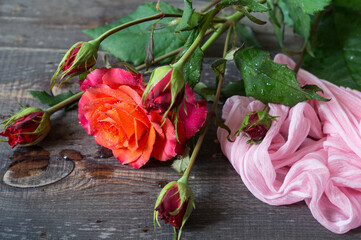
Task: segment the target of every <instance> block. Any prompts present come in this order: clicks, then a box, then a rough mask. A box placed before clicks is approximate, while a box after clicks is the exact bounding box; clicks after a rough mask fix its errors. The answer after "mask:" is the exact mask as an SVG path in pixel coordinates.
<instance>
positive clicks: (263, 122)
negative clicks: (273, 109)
mask: <svg viewBox="0 0 361 240" xmlns="http://www.w3.org/2000/svg"><path fill="white" fill-rule="evenodd" d="M276 118H277V117H274V116H271V115H269V114H268V112H267V110H264V111H254V112H250V113H248V114H247V115H246V116H245V117H244V118H243V121H242V125H241V128H240V129H239V130H238V131H237V132H236V134H235V135H239V134H240V133H241V132H243V133H244V134H245V135H246V136H248V137H249V138H250V140H248V142H247V143H255V144H258V143H260V142H261V141H262V140H263V138H264V137H265V136H266V134H267V132H268V129H270V127H271V125H272V120H276Z"/></svg>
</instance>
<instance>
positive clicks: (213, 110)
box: [182, 28, 232, 180]
mask: <svg viewBox="0 0 361 240" xmlns="http://www.w3.org/2000/svg"><path fill="white" fill-rule="evenodd" d="M231 33H232V28H229V30H228V34H227V37H226V41H225V44H224V50H223V57H224V56H225V55H226V53H227V51H228V46H229V42H230V39H231ZM223 79H224V74H220V75H219V81H218V85H217V91H216V96H215V98H214V102H213V105H212V108H211V111H210V112H209V113H208V114H207V118H206V121H205V122H204V124H203V127H202V129H201V132H200V134H199V137H198V140H197V143H196V146H195V147H194V150H193V152H192V155H191V157H190V159H189V163H188V166H187V169H186V170H185V172H184V174H183V177H185V179H186V180H188V178H189V174H190V173H191V170H192V168H193V165H194V162H195V160H196V158H197V155H198V153H199V150H200V148H201V146H202V143H203V140H204V137H205V135H206V132H207V129H208V126H209V123H210V122H211V120H212V118H213V117H214V116H215V115H216V110H217V106H218V100H219V97H220V95H221V89H222V84H223ZM183 177H182V178H183Z"/></svg>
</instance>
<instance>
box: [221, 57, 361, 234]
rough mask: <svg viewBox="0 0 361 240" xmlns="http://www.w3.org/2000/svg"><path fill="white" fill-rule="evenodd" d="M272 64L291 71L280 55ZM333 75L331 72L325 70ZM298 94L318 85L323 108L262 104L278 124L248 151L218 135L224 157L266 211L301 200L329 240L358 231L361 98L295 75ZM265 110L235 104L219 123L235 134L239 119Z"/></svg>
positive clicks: (247, 102)
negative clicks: (330, 234)
mask: <svg viewBox="0 0 361 240" xmlns="http://www.w3.org/2000/svg"><path fill="white" fill-rule="evenodd" d="M275 62H277V63H280V64H287V66H288V67H289V68H291V69H293V68H294V67H295V63H294V62H293V61H292V60H291V59H290V58H288V57H287V56H285V55H281V54H279V55H277V56H276V57H275ZM330 71H332V70H330ZM297 80H298V82H299V84H300V85H301V86H303V85H305V84H313V85H317V86H318V87H320V88H321V89H323V91H324V93H323V94H322V95H323V96H324V97H326V98H329V99H331V100H330V101H329V102H322V101H317V100H309V101H306V102H301V103H298V104H297V105H295V106H294V107H292V108H290V107H287V106H283V105H279V104H269V107H270V111H269V113H270V114H271V115H272V116H278V118H277V121H274V122H273V123H272V126H271V128H270V129H269V131H268V133H267V135H266V137H265V138H264V140H263V141H262V142H261V143H260V144H259V145H250V144H247V143H246V142H247V140H248V138H247V137H246V136H244V135H242V134H241V135H240V136H239V137H237V138H235V141H234V142H229V141H228V140H227V132H226V131H225V130H223V129H220V128H219V129H218V132H217V135H218V139H219V141H220V143H221V148H222V151H223V153H224V154H225V155H226V157H227V158H228V159H229V161H230V162H231V164H232V165H233V167H234V168H235V170H236V171H237V172H238V174H239V175H240V176H241V178H242V181H243V182H244V184H245V185H246V186H247V188H248V189H249V190H250V191H251V192H252V193H253V195H255V196H256V197H257V198H258V199H260V200H261V201H263V202H266V203H268V204H272V205H285V204H292V203H295V202H298V201H302V200H304V201H305V202H306V204H307V205H308V207H309V208H310V210H311V212H312V215H313V216H314V217H315V219H316V220H317V221H318V222H320V223H321V224H322V225H323V226H324V227H326V228H327V229H329V230H330V231H332V232H334V233H345V232H347V231H349V230H350V229H353V228H356V227H358V226H360V225H361V192H360V191H361V121H360V120H361V93H360V92H358V91H355V90H351V89H349V88H343V87H338V86H335V85H334V84H332V83H330V82H327V81H324V80H320V79H318V78H317V77H315V76H314V75H312V74H311V73H309V72H307V71H305V70H303V69H300V70H299V72H298V74H297ZM264 106H265V105H264V104H263V103H261V102H260V101H257V100H254V99H253V98H248V97H240V96H234V97H231V98H229V99H228V100H227V102H226V103H225V105H224V107H223V114H222V117H223V119H224V120H225V123H226V124H227V125H228V126H229V127H230V128H231V130H232V133H235V132H236V131H237V130H238V129H239V128H240V126H241V122H242V119H243V117H244V116H245V115H246V114H247V113H249V112H251V111H255V110H262V109H264Z"/></svg>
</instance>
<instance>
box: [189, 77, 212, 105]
mask: <svg viewBox="0 0 361 240" xmlns="http://www.w3.org/2000/svg"><path fill="white" fill-rule="evenodd" d="M193 90H194V91H195V92H196V93H198V94H199V95H200V96H202V97H203V98H204V99H205V100H207V101H208V102H213V101H214V98H215V95H216V90H215V89H214V88H209V87H207V85H206V84H204V83H202V82H199V83H197V84H196V85H195V86H194V88H193Z"/></svg>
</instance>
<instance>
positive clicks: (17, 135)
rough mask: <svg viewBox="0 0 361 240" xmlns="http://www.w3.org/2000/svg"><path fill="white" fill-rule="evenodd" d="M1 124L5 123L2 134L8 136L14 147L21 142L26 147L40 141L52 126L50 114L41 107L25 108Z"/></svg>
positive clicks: (10, 143)
mask: <svg viewBox="0 0 361 240" xmlns="http://www.w3.org/2000/svg"><path fill="white" fill-rule="evenodd" d="M0 124H5V125H4V131H3V132H1V133H0V135H1V136H4V137H7V138H8V141H7V142H8V143H9V145H10V146H11V147H12V148H14V147H15V146H17V145H19V144H20V145H22V146H24V147H25V146H31V145H35V144H37V143H39V142H40V141H41V140H43V139H44V138H45V137H46V135H47V134H48V133H49V131H50V128H51V123H50V115H49V114H48V113H46V112H44V111H43V110H41V109H39V108H24V109H23V110H21V111H20V112H18V113H17V114H15V115H14V116H12V117H11V118H9V119H7V120H5V121H3V122H1V123H0ZM1 142H6V141H4V140H1Z"/></svg>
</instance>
